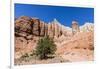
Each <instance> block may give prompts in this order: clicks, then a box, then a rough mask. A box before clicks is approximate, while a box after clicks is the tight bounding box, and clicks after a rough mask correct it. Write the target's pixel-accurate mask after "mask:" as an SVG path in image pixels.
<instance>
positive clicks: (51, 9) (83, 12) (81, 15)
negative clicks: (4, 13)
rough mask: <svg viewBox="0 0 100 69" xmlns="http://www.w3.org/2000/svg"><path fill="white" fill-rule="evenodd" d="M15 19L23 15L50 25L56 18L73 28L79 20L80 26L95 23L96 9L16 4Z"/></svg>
mask: <svg viewBox="0 0 100 69" xmlns="http://www.w3.org/2000/svg"><path fill="white" fill-rule="evenodd" d="M14 10H15V18H18V17H20V16H22V15H24V16H29V17H37V18H39V19H40V20H42V21H44V22H46V23H48V22H51V21H53V20H54V18H56V19H57V20H58V21H59V22H60V23H61V24H63V25H65V26H71V22H72V21H73V20H77V21H78V22H79V25H83V24H84V23H85V22H92V23H94V9H93V8H82V7H68V6H48V5H34V4H17V3H16V4H15V9H14Z"/></svg>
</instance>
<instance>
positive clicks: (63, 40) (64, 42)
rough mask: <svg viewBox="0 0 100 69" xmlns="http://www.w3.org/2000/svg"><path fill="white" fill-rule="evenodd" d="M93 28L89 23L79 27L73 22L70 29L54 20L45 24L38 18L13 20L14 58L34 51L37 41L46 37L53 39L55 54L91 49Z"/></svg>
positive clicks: (25, 17) (24, 17)
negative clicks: (55, 47) (55, 46)
mask: <svg viewBox="0 0 100 69" xmlns="http://www.w3.org/2000/svg"><path fill="white" fill-rule="evenodd" d="M93 27H94V26H93V24H90V23H89V24H85V25H83V26H81V27H79V26H78V23H77V22H73V23H72V28H70V27H66V26H64V25H61V24H60V23H59V22H58V21H57V20H56V19H54V20H53V21H52V22H50V23H45V22H43V21H41V20H39V19H38V18H29V17H27V16H21V17H19V18H18V19H16V20H15V51H16V52H15V57H16V58H20V57H21V55H23V54H25V53H28V52H31V51H32V50H35V47H36V46H37V42H38V40H39V39H40V38H42V37H44V36H47V35H48V36H49V37H50V38H53V39H54V42H55V44H56V45H57V53H61V54H64V53H66V50H69V51H72V49H73V48H74V49H81V48H82V49H93ZM73 34H74V35H73Z"/></svg>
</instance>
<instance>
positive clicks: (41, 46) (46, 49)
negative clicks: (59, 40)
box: [36, 36, 56, 59]
mask: <svg viewBox="0 0 100 69" xmlns="http://www.w3.org/2000/svg"><path fill="white" fill-rule="evenodd" d="M55 51H56V45H55V44H54V41H53V39H50V38H49V36H46V37H44V38H42V39H40V40H39V41H38V44H37V47H36V55H37V56H38V57H39V58H40V59H46V58H47V56H48V55H53V54H55Z"/></svg>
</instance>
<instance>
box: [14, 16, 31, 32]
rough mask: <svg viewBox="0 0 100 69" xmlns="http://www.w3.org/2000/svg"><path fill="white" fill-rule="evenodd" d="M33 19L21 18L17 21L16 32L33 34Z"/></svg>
mask: <svg viewBox="0 0 100 69" xmlns="http://www.w3.org/2000/svg"><path fill="white" fill-rule="evenodd" d="M31 29H32V19H31V18H29V17H26V16H21V17H19V18H18V19H16V20H15V32H19V33H21V32H26V33H31V32H32V31H31Z"/></svg>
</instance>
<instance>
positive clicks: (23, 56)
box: [21, 53, 29, 58]
mask: <svg viewBox="0 0 100 69" xmlns="http://www.w3.org/2000/svg"><path fill="white" fill-rule="evenodd" d="M27 57H29V55H28V53H25V54H24V55H22V56H21V58H27Z"/></svg>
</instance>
